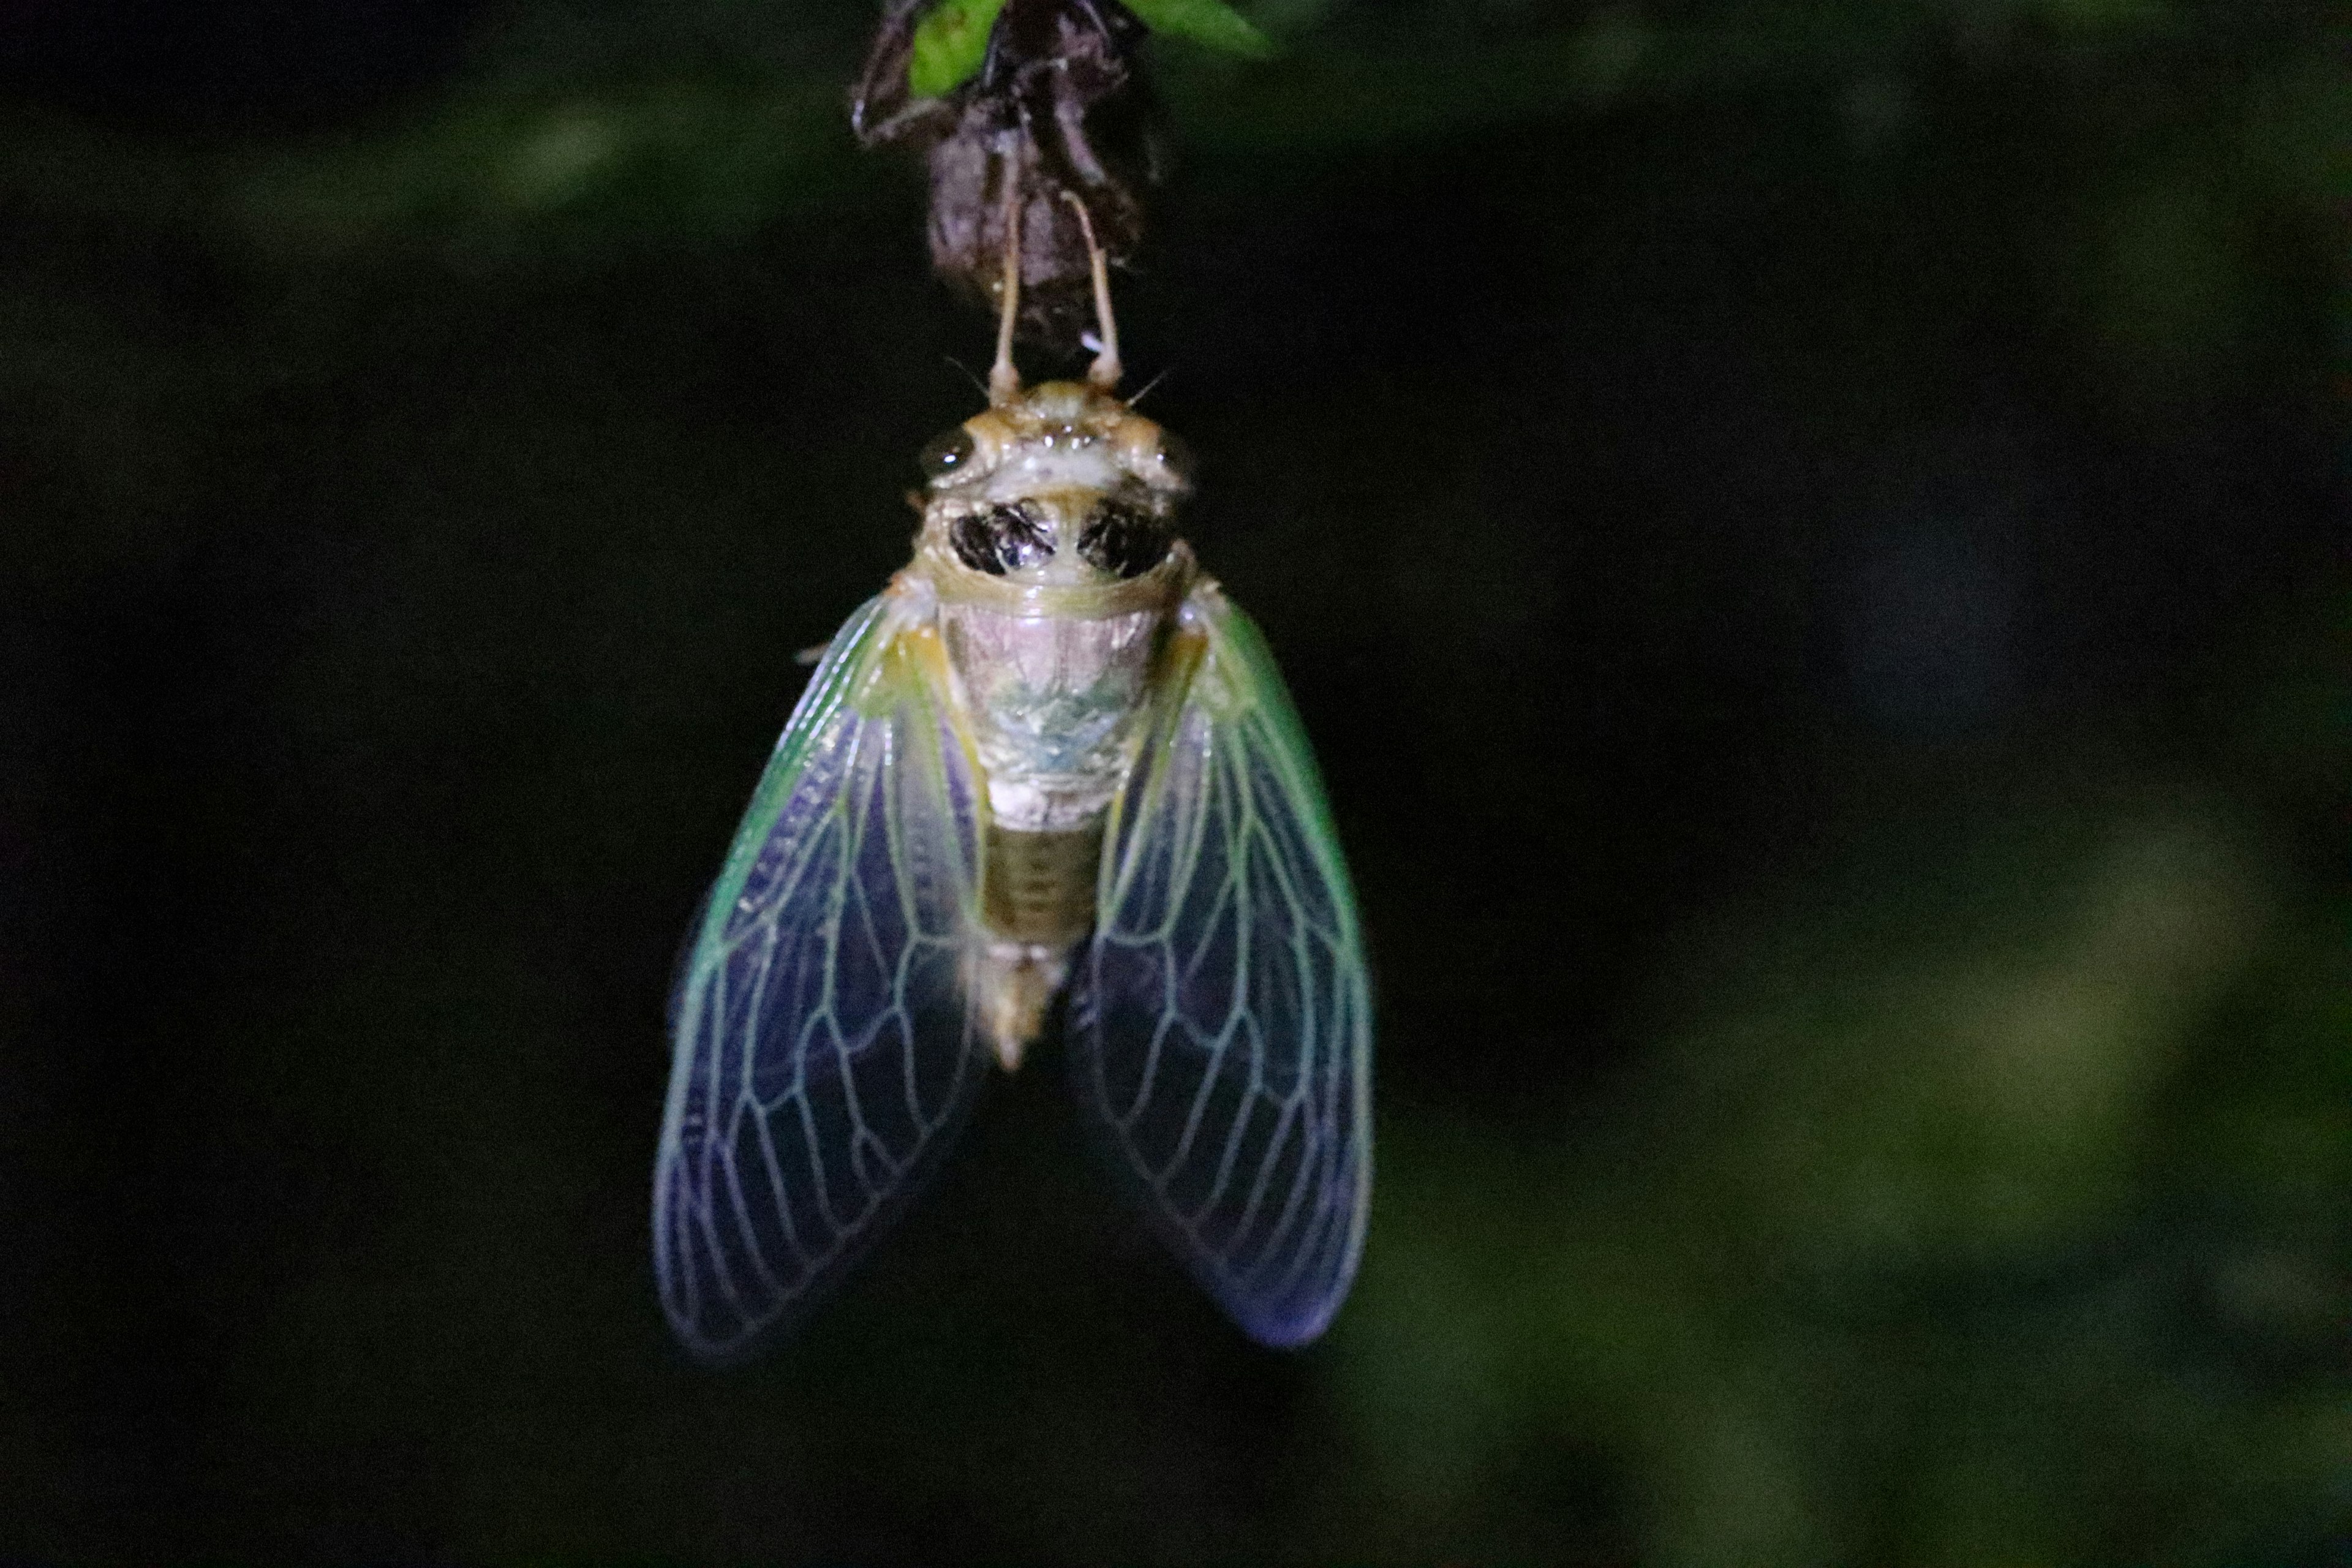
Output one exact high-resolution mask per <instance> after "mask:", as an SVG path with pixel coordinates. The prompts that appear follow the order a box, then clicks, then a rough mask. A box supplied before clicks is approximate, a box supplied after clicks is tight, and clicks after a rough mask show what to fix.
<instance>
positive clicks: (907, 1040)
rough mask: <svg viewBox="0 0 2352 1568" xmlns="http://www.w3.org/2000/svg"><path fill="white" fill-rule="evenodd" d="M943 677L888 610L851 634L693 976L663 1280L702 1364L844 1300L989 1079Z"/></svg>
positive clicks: (658, 1233)
mask: <svg viewBox="0 0 2352 1568" xmlns="http://www.w3.org/2000/svg"><path fill="white" fill-rule="evenodd" d="M936 658H937V643H936V641H935V639H934V638H933V637H931V634H930V633H929V631H928V630H918V629H910V628H908V627H907V626H904V625H903V624H902V623H901V622H900V621H899V620H898V618H897V617H896V616H894V613H893V612H892V610H891V608H890V607H889V605H888V604H887V601H886V600H884V599H876V600H874V601H872V602H871V603H869V604H867V605H866V606H865V607H864V608H863V609H861V610H859V611H858V612H857V614H856V615H855V616H852V617H851V618H850V620H849V622H848V624H847V625H846V626H843V627H842V629H841V632H840V634H839V635H838V636H836V637H835V638H834V641H833V644H832V646H831V647H830V649H829V650H828V652H827V653H826V655H825V658H824V662H823V663H822V664H821V665H820V666H819V667H818V669H817V672H816V675H815V677H814V679H812V680H811V681H810V683H809V689H808V690H807V691H806V692H805V693H804V694H803V696H802V698H801V700H800V704H799V706H798V707H796V708H795V709H794V710H793V716H792V720H791V721H790V722H789V723H788V724H787V725H786V726H785V728H784V733H783V738H782V740H781V741H779V742H777V746H776V752H775V755H774V757H773V759H772V761H771V762H770V763H769V764H768V769H767V772H766V773H765V774H764V776H762V777H761V781H760V786H759V789H758V791H757V792H756V793H755V794H754V795H753V796H752V799H751V808H750V810H749V811H747V812H746V813H745V814H744V818H743V824H742V826H741V827H740V829H739V830H738V831H737V833H736V837H735V843H734V847H732V848H731V849H730V851H729V853H728V857H727V863H726V866H725V868H723V869H722V870H721V871H720V872H719V881H718V883H717V884H716V885H715V886H714V887H713V888H712V889H711V893H710V898H709V902H708V904H707V905H706V907H705V909H704V912H703V915H702V920H701V924H700V927H699V929H698V931H697V932H696V934H695V936H694V938H693V942H692V946H691V948H690V950H689V952H688V956H687V961H686V963H685V966H684V969H683V972H682V973H681V974H680V976H679V980H678V985H677V994H675V996H674V997H673V998H672V1002H671V1031H672V1039H673V1053H674V1054H673V1057H672V1063H671V1068H670V1085H669V1100H668V1106H667V1110H666V1112H665V1115H664V1118H663V1121H662V1136H661V1149H660V1153H659V1154H658V1156H657V1158H656V1166H655V1171H654V1270H655V1273H656V1276H657V1278H658V1279H659V1281H660V1285H661V1296H662V1305H663V1306H664V1308H665V1309H666V1310H667V1312H668V1314H669V1321H670V1325H671V1327H672V1328H674V1329H675V1330H676V1331H677V1335H678V1338H679V1339H680V1340H682V1341H683V1342H685V1343H686V1345H687V1346H688V1349H690V1350H692V1351H693V1352H696V1353H697V1354H698V1355H701V1356H704V1357H708V1358H711V1359H726V1358H731V1357H734V1356H737V1355H740V1354H741V1353H743V1352H746V1351H748V1350H750V1349H751V1348H752V1347H753V1345H754V1344H755V1343H756V1342H758V1341H759V1340H760V1339H761V1338H762V1337H763V1336H767V1335H772V1334H773V1333H774V1332H776V1331H780V1330H781V1329H782V1328H783V1327H785V1326H786V1325H787V1324H788V1323H789V1322H791V1321H793V1319H795V1318H796V1317H797V1316H798V1314H800V1313H801V1312H802V1311H803V1310H806V1308H807V1307H808V1306H809V1304H810V1303H811V1302H812V1300H814V1298H815V1297H816V1296H817V1295H819V1294H821V1293H822V1292H823V1291H824V1289H826V1288H827V1287H828V1286H829V1285H830V1284H831V1283H833V1282H834V1281H835V1280H837V1279H839V1278H840V1277H841V1275H842V1274H843V1273H844V1272H845V1269H846V1268H848V1266H849V1265H850V1264H851V1263H853V1262H855V1261H856V1258H858V1257H859V1256H860V1255H861V1254H862V1253H863V1252H864V1251H865V1249H866V1247H867V1246H868V1245H870V1244H871V1243H872V1242H873V1240H874V1239H875V1237H876V1236H877V1233H878V1232H879V1231H880V1230H881V1229H882V1228H883V1227H884V1226H886V1225H887V1223H888V1221H889V1220H890V1219H891V1218H893V1217H894V1216H895V1215H896V1214H897V1212H898V1209H899V1208H900V1207H901V1206H902V1205H904V1204H905V1202H906V1200H907V1199H908V1197H909V1196H910V1195H911V1194H912V1193H913V1191H914V1189H915V1188H916V1187H917V1185H918V1184H919V1183H920V1181H921V1180H922V1178H923V1177H924V1176H925V1175H926V1174H927V1173H929V1171H930V1170H931V1169H932V1168H933V1167H935V1166H936V1164H937V1163H938V1161H939V1158H940V1154H941V1153H942V1152H944V1149H945V1147H946V1144H947V1143H948V1142H949V1140H950V1135H951V1134H952V1132H953V1131H955V1129H956V1127H957V1126H958V1125H959V1124H960V1122H961V1120H962V1118H963V1115H964V1113H965V1112H966V1110H969V1108H970V1105H971V1097H972V1091H973V1089H974V1088H975V1086H976V1085H977V1083H978V1081H979V1079H980V1077H981V1070H980V1062H979V1059H978V1058H977V1057H976V1056H975V1054H974V1051H973V1045H974V1037H973V1035H972V1033H971V1028H970V1026H969V1025H968V1023H967V1021H966V1016H965V1008H964V1006H963V1004H962V1000H961V986H960V984H959V978H958V973H957V967H958V961H959V954H960V952H961V935H962V932H963V930H964V927H965V922H966V921H967V920H968V918H969V916H970V911H971V908H972V905H973V901H974V896H975V895H974V889H975V888H976V887H977V885H978V882H977V856H978V847H977V842H976V838H975V835H974V831H973V811H972V803H973V800H974V798H975V797H974V794H973V791H972V787H971V779H972V773H971V763H970V757H969V752H967V751H966V749H965V747H964V745H963V743H962V742H961V738H960V736H958V735H957V734H956V733H955V732H954V731H953V728H952V726H951V725H950V724H949V723H948V722H947V721H946V719H945V716H944V708H943V704H942V703H941V702H940V700H939V698H938V696H937V693H938V692H939V691H940V689H941V688H940V684H939V680H940V676H939V670H938V666H937V663H936Z"/></svg>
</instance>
